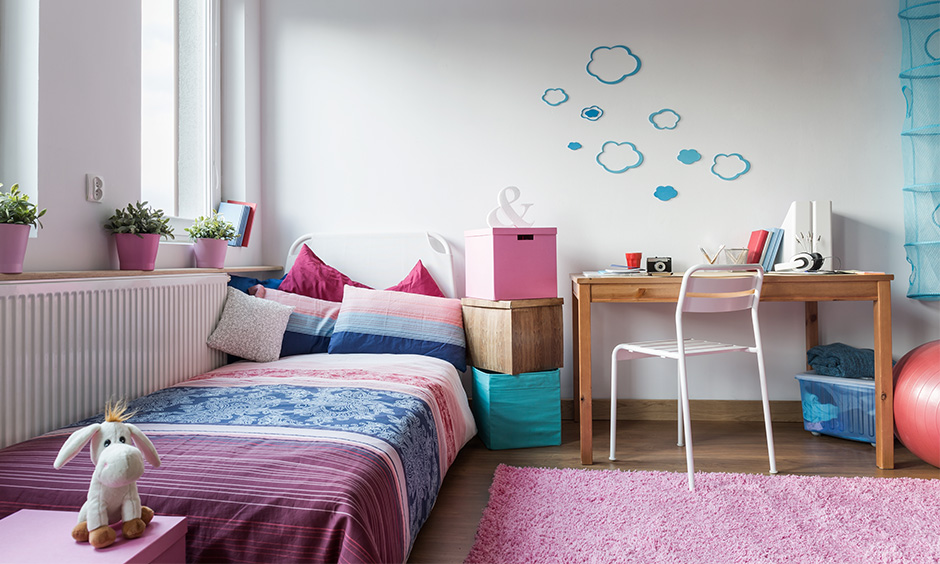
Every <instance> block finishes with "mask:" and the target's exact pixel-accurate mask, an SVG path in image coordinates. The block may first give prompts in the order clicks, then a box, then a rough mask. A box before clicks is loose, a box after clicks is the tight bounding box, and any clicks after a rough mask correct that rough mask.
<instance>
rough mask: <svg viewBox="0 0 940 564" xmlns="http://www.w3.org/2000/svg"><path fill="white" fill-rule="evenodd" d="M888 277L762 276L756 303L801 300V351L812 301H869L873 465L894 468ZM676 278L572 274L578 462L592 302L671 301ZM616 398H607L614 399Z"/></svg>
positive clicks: (585, 420) (812, 336) (587, 445)
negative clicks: (803, 312)
mask: <svg viewBox="0 0 940 564" xmlns="http://www.w3.org/2000/svg"><path fill="white" fill-rule="evenodd" d="M893 279H894V276H893V275H891V274H773V273H768V274H767V275H765V276H764V285H763V288H762V290H761V301H767V302H804V303H805V308H806V348H807V349H809V348H810V347H814V346H816V345H818V344H819V325H818V306H817V302H829V301H870V302H872V303H873V304H874V323H873V325H874V335H875V347H874V348H875V397H876V398H880V401H878V402H877V403H876V408H875V463H876V464H877V465H878V467H879V468H885V469H890V468H894V380H893V377H892V374H891V368H892V364H891V280H893ZM681 283H682V276H681V275H678V274H676V275H673V276H621V277H607V278H587V277H585V276H583V275H582V274H572V275H571V294H572V306H571V307H572V316H571V319H572V325H573V331H572V339H573V342H574V346H573V353H574V394H575V396H574V397H576V398H580V403H581V406H580V410H579V412H578V413H576V415H577V416H578V417H579V419H580V423H581V463H582V464H593V463H594V453H593V448H594V445H593V440H592V439H593V435H592V432H593V428H592V427H593V421H592V406H591V399H592V396H591V304H593V303H676V301H677V300H678V297H679V286H680V285H681ZM615 399H616V398H611V400H612V401H613V400H615Z"/></svg>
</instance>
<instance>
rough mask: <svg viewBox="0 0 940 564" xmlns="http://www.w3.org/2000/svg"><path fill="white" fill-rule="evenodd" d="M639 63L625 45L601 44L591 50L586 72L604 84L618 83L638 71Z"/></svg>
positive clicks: (638, 59)
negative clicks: (609, 45) (610, 45)
mask: <svg viewBox="0 0 940 564" xmlns="http://www.w3.org/2000/svg"><path fill="white" fill-rule="evenodd" d="M641 64H642V63H641V61H640V58H639V57H637V56H636V55H634V54H633V52H632V51H630V48H629V47H627V46H626V45H614V46H613V47H605V46H601V47H597V48H595V49H594V50H593V51H591V60H590V61H588V64H587V72H588V74H589V75H591V76H593V77H594V78H596V79H597V80H599V81H601V82H603V83H604V84H619V83H621V82H623V80H624V79H625V78H627V77H628V76H633V75H635V74H636V73H637V72H639V71H640V65H641Z"/></svg>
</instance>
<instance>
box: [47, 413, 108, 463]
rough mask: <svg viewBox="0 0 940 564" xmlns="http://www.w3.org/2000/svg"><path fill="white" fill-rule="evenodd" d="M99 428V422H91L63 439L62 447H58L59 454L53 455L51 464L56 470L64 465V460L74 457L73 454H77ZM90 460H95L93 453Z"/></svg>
mask: <svg viewBox="0 0 940 564" xmlns="http://www.w3.org/2000/svg"><path fill="white" fill-rule="evenodd" d="M100 430H101V424H99V423H93V424H91V425H89V426H87V427H84V428H82V429H79V430H78V431H75V432H74V433H72V434H71V436H69V438H68V439H67V440H66V441H65V444H64V445H62V448H61V449H59V455H58V456H56V457H55V462H54V463H53V464H52V466H53V467H54V468H55V469H56V470H58V469H59V468H62V466H64V465H65V463H66V462H68V461H69V460H72V459H73V458H75V455H76V454H78V453H79V452H80V451H81V450H82V447H84V446H85V443H87V442H88V441H90V440H91V439H92V437H94V436H95V433H97V432H98V431H100ZM91 460H92V462H95V457H94V454H92V457H91Z"/></svg>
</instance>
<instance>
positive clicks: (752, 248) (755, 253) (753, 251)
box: [747, 229, 770, 264]
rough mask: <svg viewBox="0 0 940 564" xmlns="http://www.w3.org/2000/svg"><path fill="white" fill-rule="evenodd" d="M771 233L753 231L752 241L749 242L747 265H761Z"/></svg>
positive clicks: (760, 230) (762, 230) (759, 230)
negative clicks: (761, 258)
mask: <svg viewBox="0 0 940 564" xmlns="http://www.w3.org/2000/svg"><path fill="white" fill-rule="evenodd" d="M769 234H770V231H767V230H766V229H758V230H757V231H751V240H750V241H748V242H747V263H748V264H760V257H761V255H762V254H763V253H764V245H765V244H766V243H767V235H769Z"/></svg>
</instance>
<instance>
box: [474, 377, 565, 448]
mask: <svg viewBox="0 0 940 564" xmlns="http://www.w3.org/2000/svg"><path fill="white" fill-rule="evenodd" d="M559 375H560V373H559V371H558V370H548V371H545V372H528V373H524V374H500V373H498V372H490V371H488V370H480V369H479V368H474V369H473V400H472V401H471V404H470V405H471V407H472V409H473V416H474V418H475V419H476V422H477V431H478V432H479V435H480V438H481V439H482V440H483V444H485V445H486V448H488V449H491V450H500V449H507V448H526V447H538V446H552V445H560V444H561V383H560V378H559Z"/></svg>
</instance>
